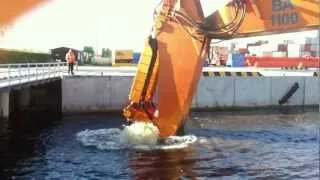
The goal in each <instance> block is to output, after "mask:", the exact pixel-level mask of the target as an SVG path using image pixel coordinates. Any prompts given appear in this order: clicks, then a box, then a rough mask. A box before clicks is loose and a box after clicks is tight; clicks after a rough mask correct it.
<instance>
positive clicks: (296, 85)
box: [279, 82, 299, 105]
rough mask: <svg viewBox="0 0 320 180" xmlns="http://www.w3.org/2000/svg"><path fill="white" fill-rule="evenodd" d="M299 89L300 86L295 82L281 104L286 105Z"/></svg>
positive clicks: (281, 100)
mask: <svg viewBox="0 0 320 180" xmlns="http://www.w3.org/2000/svg"><path fill="white" fill-rule="evenodd" d="M298 89H299V84H298V83H297V82H295V83H294V84H293V86H292V87H291V88H290V89H289V91H288V92H287V93H286V94H285V95H284V96H283V97H282V98H281V99H280V100H279V104H280V105H282V104H284V103H286V102H287V101H288V100H289V99H290V98H291V97H292V95H293V94H294V93H295V92H296V91H297V90H298Z"/></svg>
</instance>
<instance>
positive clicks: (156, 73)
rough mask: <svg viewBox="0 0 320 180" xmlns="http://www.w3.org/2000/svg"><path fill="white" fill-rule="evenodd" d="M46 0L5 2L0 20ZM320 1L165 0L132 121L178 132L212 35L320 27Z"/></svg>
mask: <svg viewBox="0 0 320 180" xmlns="http://www.w3.org/2000/svg"><path fill="white" fill-rule="evenodd" d="M42 2H45V0H28V1H21V0H10V1H1V2H0V13H1V16H0V25H3V24H8V23H10V22H12V21H13V20H14V19H15V18H16V17H18V16H19V15H21V14H22V13H25V12H26V11H28V10H30V9H32V8H34V7H36V6H37V5H39V4H40V3H42ZM319 4H320V0H230V2H229V3H228V4H227V5H226V6H225V7H223V8H221V9H219V10H217V11H215V12H213V13H212V14H211V15H209V16H207V17H205V16H204V14H203V11H202V7H201V3H200V0H163V1H161V3H160V5H159V6H158V8H156V10H155V13H154V24H153V26H152V33H150V35H148V38H147V39H146V41H145V48H144V50H143V53H142V56H141V58H140V61H139V64H138V68H137V71H136V75H135V77H134V81H133V83H132V86H131V89H130V93H129V97H128V104H127V106H126V107H124V109H123V115H124V117H126V119H127V120H128V122H150V123H153V124H154V125H156V126H157V127H158V128H159V131H160V137H161V138H166V137H168V136H171V135H175V134H177V132H179V129H181V127H183V125H184V123H185V120H186V117H187V115H188V113H189V110H190V107H191V104H192V99H193V97H194V95H195V92H196V87H197V85H198V82H199V79H200V77H201V70H202V64H203V61H204V59H205V57H206V56H207V55H208V49H209V47H210V43H211V41H212V40H217V39H218V40H228V39H234V38H242V37H252V36H261V35H270V34H280V33H288V32H297V31H304V30H313V29H319V28H320V21H319V17H320V11H319V8H318V5H319Z"/></svg>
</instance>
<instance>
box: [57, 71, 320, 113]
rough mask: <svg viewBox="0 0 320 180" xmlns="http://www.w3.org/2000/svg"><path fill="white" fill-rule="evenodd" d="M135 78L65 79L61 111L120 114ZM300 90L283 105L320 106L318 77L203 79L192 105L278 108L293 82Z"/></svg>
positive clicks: (203, 107) (201, 106)
mask: <svg viewBox="0 0 320 180" xmlns="http://www.w3.org/2000/svg"><path fill="white" fill-rule="evenodd" d="M132 80H133V77H132V76H65V77H64V78H63V79H62V112H63V113H87V112H108V111H119V110H122V108H123V107H125V105H126V104H127V102H128V94H129V91H130V86H131V83H132ZM296 82H297V83H298V85H299V88H298V89H297V91H296V92H295V93H294V94H293V95H292V97H291V98H290V99H289V100H288V101H287V102H286V103H285V104H283V105H282V106H318V105H319V103H320V100H319V99H320V97H319V96H320V81H319V78H318V77H239V76H238V77H212V76H209V77H202V78H201V79H200V82H199V85H198V89H197V92H196V95H195V97H194V99H193V102H192V108H195V109H214V108H254V107H268V106H272V107H274V106H279V102H278V101H279V100H280V99H281V98H282V97H283V96H284V95H285V94H286V93H287V92H288V91H289V90H290V88H291V87H292V86H293V85H294V83H296Z"/></svg>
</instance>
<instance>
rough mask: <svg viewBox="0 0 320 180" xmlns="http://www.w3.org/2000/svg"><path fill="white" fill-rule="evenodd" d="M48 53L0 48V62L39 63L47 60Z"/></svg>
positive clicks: (48, 57)
mask: <svg viewBox="0 0 320 180" xmlns="http://www.w3.org/2000/svg"><path fill="white" fill-rule="evenodd" d="M50 59H51V54H50V53H37V52H24V51H18V50H8V49H0V63H1V64H10V63H41V62H49V61H50Z"/></svg>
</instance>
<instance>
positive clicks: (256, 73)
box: [202, 71, 262, 77]
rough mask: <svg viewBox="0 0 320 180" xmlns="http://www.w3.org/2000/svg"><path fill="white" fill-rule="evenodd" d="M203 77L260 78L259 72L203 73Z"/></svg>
mask: <svg viewBox="0 0 320 180" xmlns="http://www.w3.org/2000/svg"><path fill="white" fill-rule="evenodd" d="M202 75H203V76H217V77H227V76H243V77H249V76H250V77H251V76H252V77H259V76H262V74H261V73H260V72H228V71H227V72H203V73H202Z"/></svg>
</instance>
